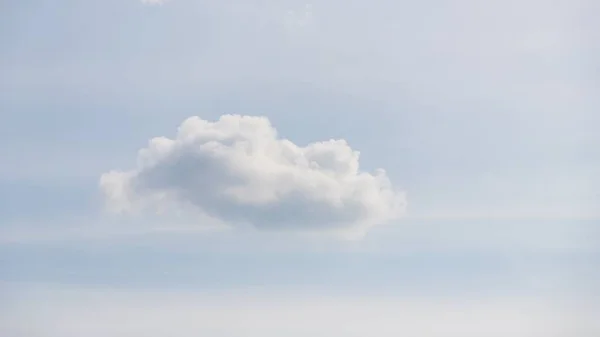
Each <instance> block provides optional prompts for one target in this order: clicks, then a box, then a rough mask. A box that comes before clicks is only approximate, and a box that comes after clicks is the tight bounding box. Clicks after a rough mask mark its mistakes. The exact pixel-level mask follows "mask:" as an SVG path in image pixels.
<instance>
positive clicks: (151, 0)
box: [141, 0, 168, 5]
mask: <svg viewBox="0 0 600 337" xmlns="http://www.w3.org/2000/svg"><path fill="white" fill-rule="evenodd" d="M141 1H142V3H143V4H146V5H162V4H164V3H165V2H167V1H168V0H141Z"/></svg>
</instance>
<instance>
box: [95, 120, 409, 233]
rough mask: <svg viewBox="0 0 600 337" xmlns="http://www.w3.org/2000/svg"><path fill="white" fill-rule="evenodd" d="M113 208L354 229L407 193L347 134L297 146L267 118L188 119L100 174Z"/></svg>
mask: <svg viewBox="0 0 600 337" xmlns="http://www.w3.org/2000/svg"><path fill="white" fill-rule="evenodd" d="M100 188H101V190H102V191H103V193H104V195H105V196H106V199H107V202H108V206H109V209H110V210H112V211H116V212H123V211H134V210H135V211H140V210H149V209H150V210H165V209H171V208H176V209H186V210H190V209H192V210H195V211H200V212H201V213H204V214H206V215H209V216H211V217H215V218H218V219H220V220H222V221H225V222H227V223H230V224H233V225H235V224H251V225H253V226H255V227H256V228H259V229H293V230H308V231H322V230H325V231H327V230H333V231H335V230H340V229H347V230H357V231H365V230H367V229H368V228H369V227H371V226H373V225H376V224H379V223H383V222H386V221H388V220H391V219H394V218H397V217H398V216H400V215H402V214H403V212H404V209H405V197H404V194H402V193H399V192H397V191H395V190H394V188H393V187H392V185H391V183H390V181H389V179H388V177H387V175H386V173H385V171H383V170H381V169H380V170H377V171H376V172H374V173H367V172H361V171H360V169H359V153H358V151H354V150H353V149H352V148H351V147H350V146H349V145H348V144H347V142H346V141H345V140H329V141H323V142H314V143H311V144H308V145H307V146H304V147H302V146H298V145H296V144H294V143H292V142H291V141H289V140H287V139H281V138H279V137H278V135H277V131H276V130H275V128H274V127H273V126H272V125H271V123H270V122H269V120H268V119H267V118H265V117H252V116H240V115H224V116H221V117H220V118H219V120H218V121H216V122H210V121H206V120H203V119H201V118H199V117H190V118H188V119H187V120H185V121H184V122H183V123H182V124H181V126H180V127H179V129H178V132H177V135H176V137H175V138H174V139H169V138H166V137H156V138H153V139H151V140H150V141H149V144H148V146H147V147H146V148H144V149H141V150H140V151H139V153H138V158H137V167H136V168H135V169H133V170H129V171H111V172H108V173H105V174H103V175H102V176H101V178H100Z"/></svg>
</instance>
